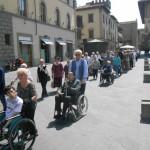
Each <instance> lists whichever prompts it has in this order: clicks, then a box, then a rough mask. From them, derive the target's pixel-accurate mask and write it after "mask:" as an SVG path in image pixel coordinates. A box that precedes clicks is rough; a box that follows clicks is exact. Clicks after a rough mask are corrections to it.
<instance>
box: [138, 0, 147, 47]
mask: <svg viewBox="0 0 150 150" xmlns="http://www.w3.org/2000/svg"><path fill="white" fill-rule="evenodd" d="M138 6H139V10H140V15H141V19H142V23H143V24H145V27H144V34H143V35H144V36H143V39H144V41H143V44H142V45H143V47H142V49H144V50H150V0H139V1H138Z"/></svg>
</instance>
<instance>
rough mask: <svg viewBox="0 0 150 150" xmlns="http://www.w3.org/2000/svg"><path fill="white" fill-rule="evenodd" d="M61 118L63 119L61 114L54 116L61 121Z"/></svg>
mask: <svg viewBox="0 0 150 150" xmlns="http://www.w3.org/2000/svg"><path fill="white" fill-rule="evenodd" d="M61 117H62V116H61V114H57V115H54V118H55V119H60V118H61Z"/></svg>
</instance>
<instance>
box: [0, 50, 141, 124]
mask: <svg viewBox="0 0 150 150" xmlns="http://www.w3.org/2000/svg"><path fill="white" fill-rule="evenodd" d="M137 58H138V54H137V52H136V51H129V50H126V51H107V52H106V53H102V54H100V53H99V52H98V51H97V52H96V53H95V52H92V54H91V55H90V56H89V55H88V53H87V52H85V53H82V51H81V50H80V49H77V50H75V51H74V58H73V59H72V60H67V63H66V64H65V65H64V66H63V64H62V63H61V60H60V58H59V57H56V58H55V61H54V63H53V64H52V68H51V73H50V72H49V69H48V66H47V65H46V64H45V61H44V59H43V58H41V59H40V60H39V66H38V67H37V82H39V83H40V84H41V88H42V93H41V99H43V98H44V97H47V96H48V93H47V89H46V85H47V82H48V81H49V80H53V88H57V95H56V96H55V113H54V118H55V119H57V118H60V117H63V118H65V114H66V109H67V106H68V101H69V100H72V101H75V97H76V95H78V93H79V92H80V94H84V93H85V89H86V83H87V82H86V81H87V80H88V79H89V76H91V75H92V76H93V79H94V80H97V79H98V73H99V70H104V72H107V74H111V72H115V77H116V78H117V77H119V76H121V74H122V73H123V72H127V71H129V70H130V69H132V68H133V67H134V66H135V62H136V61H137ZM50 74H51V77H50ZM63 76H65V79H64V84H63V83H62V82H63ZM106 78H107V77H106ZM0 81H1V82H0V100H1V102H2V104H3V110H4V111H6V117H8V114H9V115H10V116H13V115H15V114H18V113H21V114H22V116H24V117H26V118H29V119H31V120H32V121H33V122H34V115H35V111H36V105H37V91H36V88H35V85H34V82H33V78H32V75H31V73H30V71H29V69H28V67H27V64H25V63H22V64H21V65H20V67H19V68H18V70H17V75H16V78H15V79H14V80H13V81H12V82H11V84H10V85H9V86H7V87H5V74H4V71H3V69H2V68H0ZM14 82H18V84H17V89H16V90H15V88H14V87H12V85H13V84H14ZM62 85H63V86H62ZM16 93H17V94H16ZM5 95H7V96H9V99H6V96H5ZM11 101H12V102H11ZM10 103H11V110H10V109H7V107H9V105H10ZM61 103H63V108H61ZM17 104H18V109H17V108H16V107H15V106H16V105H17ZM9 108H10V107H9ZM14 109H15V111H13V110H14ZM8 111H9V112H8Z"/></svg>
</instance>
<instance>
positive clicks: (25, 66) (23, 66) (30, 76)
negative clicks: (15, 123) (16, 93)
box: [10, 63, 33, 85]
mask: <svg viewBox="0 0 150 150" xmlns="http://www.w3.org/2000/svg"><path fill="white" fill-rule="evenodd" d="M20 68H26V69H27V71H28V80H30V81H31V82H32V81H33V78H32V75H31V72H30V70H29V69H28V66H27V64H26V63H23V64H21V65H20ZM17 80H18V77H16V78H15V79H14V80H13V81H11V83H10V85H13V84H14V83H15V82H16V81H17Z"/></svg>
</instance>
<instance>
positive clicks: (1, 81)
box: [0, 68, 5, 95]
mask: <svg viewBox="0 0 150 150" xmlns="http://www.w3.org/2000/svg"><path fill="white" fill-rule="evenodd" d="M4 87H5V73H4V70H3V69H2V68H0V95H1V94H4Z"/></svg>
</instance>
